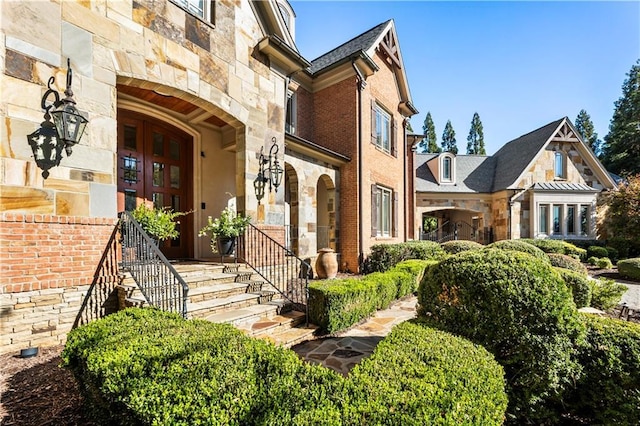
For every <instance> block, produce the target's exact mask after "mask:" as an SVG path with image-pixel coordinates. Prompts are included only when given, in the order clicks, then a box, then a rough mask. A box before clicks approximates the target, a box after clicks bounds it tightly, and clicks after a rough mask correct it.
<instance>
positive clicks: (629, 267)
mask: <svg viewBox="0 0 640 426" xmlns="http://www.w3.org/2000/svg"><path fill="white" fill-rule="evenodd" d="M618 272H619V273H620V275H622V276H623V277H626V278H631V279H632V280H639V281H640V258H635V259H626V260H620V261H618Z"/></svg>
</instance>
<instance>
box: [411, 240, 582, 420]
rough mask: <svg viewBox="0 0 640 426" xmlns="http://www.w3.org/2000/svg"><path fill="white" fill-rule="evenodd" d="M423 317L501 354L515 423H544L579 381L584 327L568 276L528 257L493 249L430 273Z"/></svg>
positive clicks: (422, 293)
mask: <svg viewBox="0 0 640 426" xmlns="http://www.w3.org/2000/svg"><path fill="white" fill-rule="evenodd" d="M418 303H419V306H418V315H419V316H420V317H421V318H423V319H424V321H426V322H427V323H428V324H430V325H433V326H435V327H438V328H441V329H443V330H445V331H448V332H451V333H453V334H456V335H460V336H463V337H466V338H468V339H470V340H471V341H472V342H475V343H477V344H481V345H483V346H484V347H485V348H486V349H487V350H489V352H491V353H493V355H494V356H495V357H496V360H497V361H498V362H499V363H500V364H501V365H502V366H503V367H504V369H505V376H506V380H507V394H508V396H509V407H508V409H507V412H508V419H509V421H510V422H514V423H519V424H522V423H529V422H534V423H539V422H541V421H549V420H553V418H554V416H555V415H557V413H555V412H554V411H553V410H552V409H551V408H550V406H551V405H552V404H553V402H554V401H555V400H557V398H558V397H559V395H560V394H561V392H562V390H563V389H565V388H566V387H567V386H568V385H569V384H570V383H572V382H573V380H574V379H575V378H577V377H578V376H579V373H580V365H579V364H578V363H577V362H576V360H575V353H576V349H575V348H576V346H577V344H579V343H580V341H581V340H582V339H583V336H584V325H583V324H582V322H581V318H580V317H579V315H578V312H577V310H576V308H575V304H574V303H573V301H572V298H571V294H570V292H569V289H568V288H567V286H566V285H565V283H564V282H563V281H562V279H561V278H560V275H559V274H558V273H557V272H556V271H555V270H554V269H553V268H552V267H551V266H550V264H549V263H548V262H545V261H543V260H541V259H538V258H535V257H533V256H531V255H529V254H526V253H520V252H515V251H507V250H497V249H485V250H477V251H465V252H462V253H459V254H457V255H453V256H451V257H449V258H447V259H445V260H443V261H441V262H440V263H438V264H436V265H433V266H431V267H429V268H428V270H427V272H426V273H425V275H424V278H423V280H422V282H421V283H420V288H419V290H418Z"/></svg>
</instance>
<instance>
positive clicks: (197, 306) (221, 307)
mask: <svg viewBox="0 0 640 426" xmlns="http://www.w3.org/2000/svg"><path fill="white" fill-rule="evenodd" d="M260 299H261V295H260V294H256V293H243V294H236V295H233V296H228V297H220V298H214V299H209V300H204V301H202V302H195V303H187V315H188V317H189V318H206V317H208V316H209V315H212V314H215V313H220V312H225V311H231V310H238V309H242V308H247V307H250V306H253V305H258V304H260V302H265V303H262V304H267V303H266V301H263V300H260Z"/></svg>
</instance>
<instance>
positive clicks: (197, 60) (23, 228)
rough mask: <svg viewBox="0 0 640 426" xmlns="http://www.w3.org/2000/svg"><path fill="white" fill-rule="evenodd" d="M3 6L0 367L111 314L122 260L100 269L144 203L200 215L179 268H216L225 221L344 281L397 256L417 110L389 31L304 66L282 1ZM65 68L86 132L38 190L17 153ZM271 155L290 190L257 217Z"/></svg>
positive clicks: (180, 252) (187, 233)
mask: <svg viewBox="0 0 640 426" xmlns="http://www.w3.org/2000/svg"><path fill="white" fill-rule="evenodd" d="M1 7H2V21H1V27H0V32H1V34H0V40H1V43H2V46H1V48H0V52H1V53H0V56H1V58H2V60H1V62H0V63H1V75H0V79H1V80H0V85H1V86H0V87H1V88H2V89H1V90H2V97H1V99H0V116H1V117H2V122H3V125H2V127H1V130H0V278H1V282H0V286H1V294H0V315H1V318H2V322H1V324H0V348H1V349H0V352H7V351H14V350H17V349H20V348H23V347H26V346H28V345H32V346H46V345H49V344H55V343H58V342H61V341H64V339H65V336H66V333H67V332H68V331H69V330H70V329H71V327H72V326H73V325H74V324H79V323H83V322H86V321H89V320H91V319H93V318H96V317H100V316H102V315H104V314H106V313H108V312H110V311H111V310H113V307H114V305H115V301H114V298H113V288H114V285H115V283H116V282H117V279H118V277H117V274H118V270H117V259H115V258H114V259H105V258H104V256H105V253H107V252H109V250H108V248H109V244H114V243H113V240H112V236H113V235H115V232H116V231H117V229H116V224H117V222H118V219H117V215H118V212H120V211H123V210H125V209H126V210H129V209H132V208H133V207H134V206H135V205H137V204H140V203H141V202H145V201H146V202H153V203H154V204H155V205H157V206H169V207H172V208H173V209H175V210H178V211H190V210H193V213H192V214H189V215H188V216H185V217H183V218H182V219H181V223H180V231H181V235H180V238H179V239H177V240H171V241H167V242H165V243H164V246H163V247H162V250H163V252H164V253H165V254H166V255H167V257H169V258H172V259H207V258H211V251H210V249H209V242H208V241H205V240H204V239H198V238H197V230H198V229H200V228H201V227H202V226H203V225H204V224H205V223H206V220H207V216H216V215H218V214H219V212H220V211H221V210H222V209H223V208H224V207H226V206H228V205H233V206H235V208H236V209H237V210H238V211H239V212H242V213H244V214H247V215H249V216H251V218H252V222H253V224H255V225H256V226H257V227H259V228H261V229H262V230H263V231H264V232H267V233H268V234H269V235H271V236H272V237H273V238H275V239H276V240H278V241H281V242H282V243H284V244H286V245H288V246H289V247H290V248H291V249H292V250H293V251H294V253H296V254H297V255H298V256H300V257H303V258H310V259H313V257H314V256H315V255H316V251H317V249H319V248H322V247H324V246H330V247H332V248H334V249H335V250H336V251H337V252H339V253H340V254H341V260H342V265H343V266H344V267H345V268H348V269H350V270H352V271H355V270H357V269H358V264H359V260H360V259H359V258H360V257H362V256H363V255H366V254H367V250H368V249H369V247H370V246H371V245H372V244H374V243H375V242H379V241H402V240H404V238H405V234H406V226H407V225H408V222H407V221H406V220H405V216H406V215H407V213H406V212H405V210H404V205H403V203H402V202H400V201H399V200H403V199H405V198H406V197H405V194H407V191H406V189H405V188H406V187H407V180H408V179H407V178H408V177H407V176H406V172H405V170H407V168H406V161H407V155H406V154H407V152H408V151H407V150H406V143H405V142H406V140H407V139H406V133H405V130H404V123H405V121H406V119H407V118H408V117H410V116H411V115H412V114H415V113H416V112H417V111H416V110H415V108H413V106H412V104H411V99H410V95H409V89H408V84H407V80H406V75H405V73H404V67H403V64H402V57H401V54H400V49H399V45H398V41H397V36H396V32H395V28H394V24H393V22H392V21H388V22H385V23H383V24H381V25H379V26H377V27H375V28H374V29H372V30H370V31H367V32H366V33H364V34H363V35H361V36H359V37H357V38H355V39H353V40H351V41H349V42H347V43H345V44H344V45H343V46H340V47H339V48H337V49H335V50H333V51H331V52H329V53H328V54H326V55H323V56H322V57H320V58H318V59H317V60H315V61H312V62H309V61H307V60H306V59H305V58H304V57H303V56H302V55H301V54H300V53H299V52H298V51H297V48H296V47H295V20H294V16H295V15H294V13H293V10H292V9H291V6H290V5H289V3H288V2H286V1H280V0H271V1H249V0H240V1H236V2H223V1H214V0H207V1H204V2H202V1H195V0H136V1H131V0H116V1H110V0H107V1H101V2H87V1H81V0H78V1H62V2H60V1H55V0H51V1H38V2H2V4H1ZM67 59H70V64H71V68H72V69H73V79H72V89H73V96H74V99H75V101H76V102H77V107H78V109H79V110H80V112H81V113H82V114H83V115H84V116H86V118H87V119H88V120H89V123H88V125H87V127H86V131H85V134H84V136H83V137H82V139H81V140H80V143H79V144H77V145H75V146H73V149H72V154H71V155H65V154H62V156H61V158H60V157H59V158H58V161H57V163H58V164H56V165H55V166H54V167H51V168H50V169H48V170H47V172H48V176H47V177H46V178H45V176H43V173H42V172H43V170H41V168H39V167H38V165H37V164H36V161H35V159H34V155H36V156H40V155H42V154H43V152H44V151H43V148H45V149H46V148H47V147H43V146H41V147H40V148H39V149H40V150H39V151H32V147H30V144H29V143H28V138H27V137H28V135H32V134H34V133H35V131H36V130H37V129H39V128H41V127H42V126H43V124H42V123H43V121H46V119H44V118H43V115H44V110H43V109H42V106H41V98H42V97H43V94H45V92H46V90H47V84H48V82H49V79H50V77H52V76H53V77H55V82H54V83H53V85H52V86H51V87H52V88H53V89H56V90H57V91H59V92H62V91H63V90H64V89H65V79H66V77H67V75H68V74H67ZM52 99H53V96H50V97H49V98H48V99H47V101H51V100H52ZM274 142H275V149H273V151H271V150H272V148H273V147H274ZM270 151H271V152H276V151H277V154H276V155H277V158H278V160H279V161H280V164H282V165H283V169H284V174H285V179H284V183H283V185H282V186H281V187H280V188H279V190H278V191H269V189H268V188H267V189H266V192H265V195H264V197H263V198H262V199H260V200H258V199H257V197H256V193H255V187H254V184H255V182H256V178H257V176H258V170H259V168H260V166H259V158H260V153H261V152H263V153H264V154H268V153H269V152H270ZM44 175H47V173H44ZM409 177H410V176H409ZM110 241H112V242H111V243H110Z"/></svg>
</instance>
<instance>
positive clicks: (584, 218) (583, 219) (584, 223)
mask: <svg viewBox="0 0 640 426" xmlns="http://www.w3.org/2000/svg"><path fill="white" fill-rule="evenodd" d="M580 234H582V235H588V234H589V206H580Z"/></svg>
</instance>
